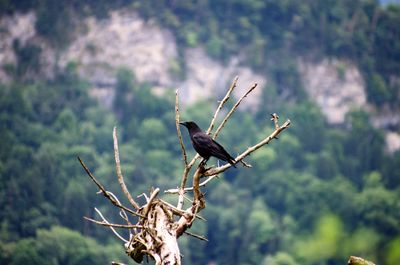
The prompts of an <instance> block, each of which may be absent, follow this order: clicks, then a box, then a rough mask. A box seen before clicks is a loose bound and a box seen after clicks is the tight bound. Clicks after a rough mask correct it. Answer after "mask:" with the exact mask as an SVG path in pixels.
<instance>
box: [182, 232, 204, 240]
mask: <svg viewBox="0 0 400 265" xmlns="http://www.w3.org/2000/svg"><path fill="white" fill-rule="evenodd" d="M184 233H185V234H186V235H189V236H192V237H194V238H197V239H200V240H203V241H206V242H208V239H207V238H206V237H204V236H199V235H196V234H193V233H190V232H188V231H185V232H184Z"/></svg>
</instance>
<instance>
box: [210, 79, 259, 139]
mask: <svg viewBox="0 0 400 265" xmlns="http://www.w3.org/2000/svg"><path fill="white" fill-rule="evenodd" d="M256 87H257V83H254V85H253V86H252V87H250V89H249V90H247V91H246V93H245V94H244V95H243V96H242V97H241V98H240V99H239V100H238V101H237V102H236V104H235V105H234V106H233V107H232V108H231V110H230V111H229V112H228V114H227V115H226V116H225V118H224V120H223V121H222V122H221V124H220V125H219V126H218V129H217V130H216V131H215V134H214V136H213V139H214V140H215V139H216V138H217V137H218V134H219V132H220V131H221V130H222V128H223V127H224V126H225V123H226V122H227V121H228V119H229V118H230V117H231V116H232V114H233V113H234V112H235V111H236V109H237V108H238V107H239V105H240V103H241V102H242V101H243V99H244V98H245V97H247V95H248V94H250V93H251V91H253V90H254V89H255V88H256Z"/></svg>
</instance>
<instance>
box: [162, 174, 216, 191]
mask: <svg viewBox="0 0 400 265" xmlns="http://www.w3.org/2000/svg"><path fill="white" fill-rule="evenodd" d="M215 178H218V175H213V176H210V177H209V178H207V179H206V180H205V181H203V182H201V183H200V184H199V187H203V186H205V185H206V184H207V183H208V182H210V181H211V180H213V179H215ZM192 190H193V187H188V188H185V191H192ZM164 193H169V194H176V193H179V189H169V190H166V191H164Z"/></svg>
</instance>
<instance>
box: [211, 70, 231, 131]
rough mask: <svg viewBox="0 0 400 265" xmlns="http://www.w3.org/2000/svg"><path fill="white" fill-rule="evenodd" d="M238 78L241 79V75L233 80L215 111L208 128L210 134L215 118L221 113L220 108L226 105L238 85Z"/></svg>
mask: <svg viewBox="0 0 400 265" xmlns="http://www.w3.org/2000/svg"><path fill="white" fill-rule="evenodd" d="M238 79H239V77H238V76H236V77H235V79H234V80H233V82H232V84H231V86H230V87H229V89H228V92H226V95H225V97H224V98H223V99H222V100H221V102H220V103H219V105H218V108H217V110H216V111H215V113H214V116H213V117H212V119H211V122H210V126H209V127H208V129H207V134H210V133H211V131H212V129H213V128H214V123H215V120H216V119H217V117H218V114H219V112H220V110H221V109H222V107H223V106H224V105H225V103H226V102H227V101H228V99H229V98H230V96H231V94H232V92H233V90H234V89H235V87H236V83H237V81H238Z"/></svg>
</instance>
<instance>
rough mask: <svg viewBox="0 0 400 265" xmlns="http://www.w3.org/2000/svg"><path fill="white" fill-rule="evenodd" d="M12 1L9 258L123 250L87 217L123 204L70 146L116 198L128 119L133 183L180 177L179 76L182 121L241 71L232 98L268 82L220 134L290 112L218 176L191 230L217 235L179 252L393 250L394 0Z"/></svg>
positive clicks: (2, 171)
mask: <svg viewBox="0 0 400 265" xmlns="http://www.w3.org/2000/svg"><path fill="white" fill-rule="evenodd" d="M1 6H2V9H1V11H0V15H1V17H0V36H1V38H0V62H1V65H2V68H1V69H0V124H1V126H0V135H1V137H0V141H1V143H2V144H1V147H0V159H1V160H0V161H1V162H0V205H4V210H3V211H2V212H1V213H0V232H1V233H0V263H1V264H3V263H4V264H26V263H29V264H101V263H104V262H106V263H107V262H109V261H111V260H118V261H123V262H129V261H128V258H127V257H126V256H125V255H124V253H123V248H122V246H121V245H119V244H118V243H116V241H114V240H113V239H112V238H111V234H109V233H108V231H104V230H102V229H99V228H98V227H94V226H92V225H90V224H88V223H87V222H85V221H84V220H82V216H90V217H95V212H94V210H93V207H94V206H98V207H101V209H102V211H103V212H104V213H105V214H107V215H108V216H111V215H112V211H111V209H110V207H108V206H107V204H106V203H105V202H104V201H102V200H100V199H99V198H98V196H96V194H95V193H96V190H95V188H94V187H92V184H91V183H90V181H89V180H88V179H86V176H85V175H84V172H83V171H82V169H81V168H80V166H79V163H78V162H77V161H76V158H75V157H76V156H77V155H79V156H81V157H83V158H84V160H85V161H87V163H88V164H90V167H91V168H92V169H93V170H94V172H95V174H96V176H97V177H98V178H99V179H101V180H102V181H104V183H105V184H106V185H107V186H109V187H111V188H112V189H113V190H115V192H116V194H117V195H120V194H119V193H118V192H117V190H118V183H117V182H116V179H115V178H114V175H115V174H114V168H113V162H112V138H111V131H112V128H113V126H114V125H117V126H118V128H119V131H120V133H121V156H122V159H123V161H122V162H123V170H124V172H125V173H124V174H125V177H126V179H127V180H128V183H127V185H128V186H129V187H131V188H132V189H133V191H132V193H133V194H140V193H142V192H147V191H148V188H149V187H151V186H153V185H156V186H159V187H161V188H171V183H172V186H174V185H178V181H179V180H178V179H179V178H177V176H179V175H180V174H181V173H180V172H181V161H180V147H179V144H178V142H177V139H176V136H175V127H174V126H175V124H174V118H173V117H174V104H173V93H174V91H175V89H177V88H179V89H180V95H181V101H182V103H183V106H182V108H183V113H182V115H183V118H184V119H187V120H189V119H190V120H196V121H198V123H199V124H200V125H201V126H202V127H206V126H207V122H208V120H209V118H210V116H209V115H210V113H212V111H213V109H214V108H215V107H216V104H217V101H218V100H220V99H221V96H222V95H223V93H224V91H225V90H226V89H227V87H228V86H229V84H230V83H231V82H232V80H233V78H234V77H235V76H239V83H238V89H237V91H236V94H235V96H236V97H238V96H239V95H241V94H242V93H243V92H244V91H245V90H246V89H247V88H248V87H250V86H251V85H252V84H253V83H254V82H257V83H258V87H257V90H256V92H255V93H254V94H253V96H252V97H250V98H249V100H248V101H247V104H246V105H244V106H242V107H241V108H240V111H239V113H238V115H237V117H236V118H235V119H233V120H232V121H231V122H230V123H229V124H227V126H226V129H225V131H224V134H223V135H221V141H222V142H223V143H224V145H225V146H229V147H230V148H229V149H230V150H232V151H233V152H235V153H239V152H240V150H243V149H245V148H247V147H248V146H250V145H251V144H252V143H254V142H255V141H256V140H257V139H259V138H260V137H261V135H262V134H264V133H265V132H268V131H270V130H271V129H272V124H269V118H268V117H269V114H270V113H272V112H277V113H279V114H280V115H281V116H282V119H285V118H290V119H291V120H292V122H293V126H291V128H289V129H288V131H287V134H286V133H285V134H284V135H283V136H282V137H281V138H280V140H279V141H277V142H274V143H273V144H272V145H269V146H267V147H266V148H265V149H264V148H263V149H262V150H261V151H260V152H259V153H257V154H255V155H254V156H252V157H251V158H249V159H250V161H249V162H250V163H251V164H252V165H253V168H252V169H251V170H247V169H245V168H239V169H238V170H229V171H228V172H226V173H225V174H224V176H223V177H222V178H221V179H219V180H217V181H215V182H213V183H211V184H210V186H209V187H208V190H207V195H206V196H207V197H208V198H207V200H208V203H209V205H208V206H207V209H206V210H205V211H204V215H205V216H204V217H205V218H206V219H207V220H208V221H207V222H206V223H204V224H203V223H202V224H200V225H198V226H195V227H193V228H192V229H193V230H194V231H195V232H196V233H198V234H203V235H206V236H207V237H208V239H209V242H208V243H207V244H205V243H203V242H199V241H196V240H193V239H191V238H183V239H182V240H181V241H180V244H181V248H182V251H183V255H184V264H199V265H200V264H227V265H228V264H265V265H266V264H268V265H270V264H290V265H297V264H302V265H313V264H330V265H339V264H345V262H346V260H347V258H348V256H349V255H360V256H363V257H365V258H368V259H371V260H373V261H375V262H376V263H377V264H384V265H397V264H399V262H400V258H399V256H398V253H400V244H399V242H400V241H399V240H400V231H399V227H400V223H399V220H400V216H399V213H400V208H399V205H398V201H399V200H400V197H399V194H400V190H399V189H400V181H399V179H400V175H399V172H400V168H399V166H400V151H399V149H400V134H399V132H400V115H399V112H400V104H399V102H400V82H399V80H400V77H399V73H400V57H399V55H400V48H399V47H400V46H399V45H400V31H399V29H398V26H397V25H398V24H400V7H399V6H396V5H384V6H381V5H379V4H378V3H377V2H375V1H352V2H351V3H350V2H348V1H333V2H324V1H305V2H304V3H303V2H301V3H300V2H298V1H291V0H290V1H280V2H276V1H258V0H255V1H248V0H240V1H235V2H229V1H222V2H220V1H219V2H211V1H171V2H161V1H156V0H154V1H152V0H149V1H145V2H144V1H122V0H119V1H114V2H112V3H111V2H101V3H95V2H91V1H83V2H79V3H75V4H71V3H69V2H68V1H65V2H64V1H60V2H52V1H42V2H40V3H37V2H35V1H22V2H15V1H3V2H2V3H1ZM230 104H233V103H230ZM185 140H187V139H185ZM191 155H192V153H191ZM215 162H216V161H213V162H211V163H215ZM232 191H235V192H232ZM227 194H229V196H228V195H227ZM166 199H168V198H167V197H166ZM202 214H203V212H202ZM71 242H73V243H71ZM321 246H323V247H321ZM194 249H196V251H193V250H194ZM315 253H319V254H318V255H315Z"/></svg>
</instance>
